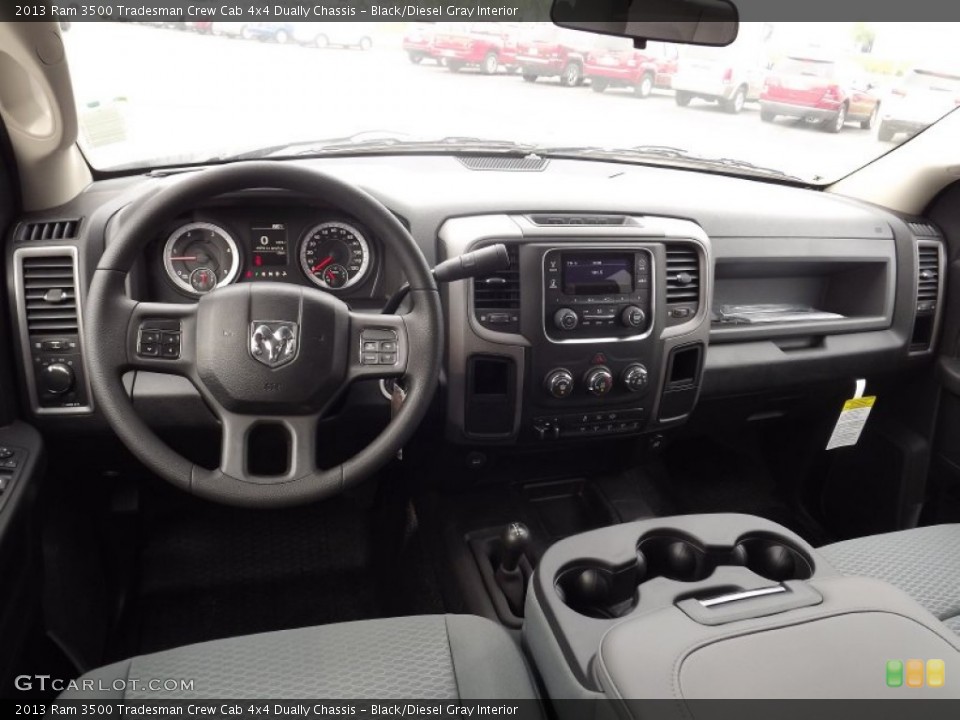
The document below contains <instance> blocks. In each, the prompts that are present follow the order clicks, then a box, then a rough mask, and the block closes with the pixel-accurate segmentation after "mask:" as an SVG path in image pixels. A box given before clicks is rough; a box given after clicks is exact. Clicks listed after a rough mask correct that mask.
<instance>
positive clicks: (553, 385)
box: [543, 368, 573, 400]
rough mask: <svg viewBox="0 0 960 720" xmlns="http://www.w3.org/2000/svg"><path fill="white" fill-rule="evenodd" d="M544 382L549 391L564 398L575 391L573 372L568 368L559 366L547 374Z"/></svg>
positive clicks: (557, 396)
mask: <svg viewBox="0 0 960 720" xmlns="http://www.w3.org/2000/svg"><path fill="white" fill-rule="evenodd" d="M543 384H544V387H545V388H546V390H547V392H548V393H550V394H551V395H553V397H555V398H558V399H560V400H562V399H563V398H565V397H569V396H570V393H572V392H573V373H571V372H570V371H569V370H567V369H566V368H558V369H557V370H553V371H552V372H551V373H550V374H549V375H547V378H546V380H544V383H543Z"/></svg>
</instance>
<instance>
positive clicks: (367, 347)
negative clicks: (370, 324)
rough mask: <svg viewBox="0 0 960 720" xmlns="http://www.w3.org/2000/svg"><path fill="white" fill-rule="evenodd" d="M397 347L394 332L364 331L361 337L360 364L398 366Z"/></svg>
mask: <svg viewBox="0 0 960 720" xmlns="http://www.w3.org/2000/svg"><path fill="white" fill-rule="evenodd" d="M397 347H398V344H397V334H396V333H395V332H394V331H393V330H364V331H363V332H362V333H361V335H360V364H361V365H396V364H397Z"/></svg>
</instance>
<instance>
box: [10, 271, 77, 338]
mask: <svg viewBox="0 0 960 720" xmlns="http://www.w3.org/2000/svg"><path fill="white" fill-rule="evenodd" d="M73 263H74V260H73V256H72V255H44V256H29V257H24V258H23V294H24V298H23V301H24V308H25V314H26V320H27V331H28V332H29V334H30V335H31V336H33V335H44V334H49V333H54V334H58V335H59V334H64V333H67V334H70V333H76V332H77V329H78V326H77V287H76V280H75V274H74V264H73Z"/></svg>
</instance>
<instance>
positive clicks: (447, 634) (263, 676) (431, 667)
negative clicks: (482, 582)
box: [60, 609, 538, 702]
mask: <svg viewBox="0 0 960 720" xmlns="http://www.w3.org/2000/svg"><path fill="white" fill-rule="evenodd" d="M265 612H266V609H265ZM85 680H89V681H92V682H83V681H85ZM134 680H136V681H137V682H136V683H134V682H133V681H134ZM151 681H159V685H156V686H155V687H157V688H159V689H154V690H151V688H150V687H149V686H148V683H150V682H151ZM165 681H173V682H172V683H170V684H169V687H166V688H165V687H164V684H165ZM179 681H186V682H187V683H189V682H190V681H192V682H193V685H192V688H191V687H190V686H189V685H187V686H186V687H183V686H182V685H181V683H180V682H179ZM76 686H77V687H76V689H70V690H67V691H65V692H64V693H63V694H62V695H61V696H60V698H61V699H63V700H86V699H93V698H95V699H98V700H111V701H118V702H119V701H126V700H151V699H152V700H190V699H212V700H213V699H234V700H240V699H244V700H246V699H263V698H270V699H297V698H299V699H309V698H350V699H358V700H363V699H400V698H417V699H425V700H457V699H465V700H475V699H485V700H487V699H489V700H500V699H502V700H508V699H531V700H532V699H536V698H537V697H538V695H537V691H536V689H535V686H534V682H533V679H532V676H531V674H530V671H529V668H528V667H527V664H526V662H525V660H524V658H523V655H522V654H521V653H520V649H519V647H518V646H517V643H516V642H515V641H514V640H513V638H512V637H511V636H510V635H509V634H508V632H507V631H506V630H505V629H504V628H503V627H501V626H500V625H496V624H495V623H493V622H491V621H490V620H486V619H484V618H480V617H476V616H473V615H421V616H415V617H400V618H390V619H385V620H364V621H359V622H349V623H340V624H333V625H322V626H318V627H307V628H301V629H297V630H282V631H278V632H269V633H262V634H258V635H248V636H242V637H233V638H227V639H224V640H214V641H211V642H204V643H199V644H197V645H188V646H186V647H181V648H175V649H173V650H165V651H163V652H157V653H153V654H150V655H140V656H137V657H134V658H131V659H129V660H123V661H122V662H118V663H114V664H112V665H107V666H105V667H102V668H99V669H97V670H93V671H91V672H89V673H87V674H86V675H84V676H83V677H82V678H80V679H79V680H77V681H76ZM174 686H176V687H174Z"/></svg>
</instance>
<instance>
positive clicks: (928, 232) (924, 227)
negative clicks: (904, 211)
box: [907, 222, 940, 238]
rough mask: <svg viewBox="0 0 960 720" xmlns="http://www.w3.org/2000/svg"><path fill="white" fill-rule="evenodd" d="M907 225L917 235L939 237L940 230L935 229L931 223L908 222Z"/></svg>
mask: <svg viewBox="0 0 960 720" xmlns="http://www.w3.org/2000/svg"><path fill="white" fill-rule="evenodd" d="M907 227H909V228H910V232H912V233H913V234H914V235H916V236H917V237H935V238H938V237H940V231H939V230H937V228H936V226H934V225H932V224H931V223H925V222H908V223H907Z"/></svg>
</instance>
